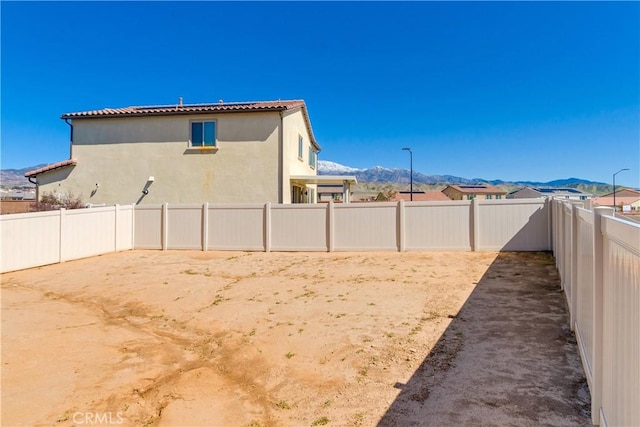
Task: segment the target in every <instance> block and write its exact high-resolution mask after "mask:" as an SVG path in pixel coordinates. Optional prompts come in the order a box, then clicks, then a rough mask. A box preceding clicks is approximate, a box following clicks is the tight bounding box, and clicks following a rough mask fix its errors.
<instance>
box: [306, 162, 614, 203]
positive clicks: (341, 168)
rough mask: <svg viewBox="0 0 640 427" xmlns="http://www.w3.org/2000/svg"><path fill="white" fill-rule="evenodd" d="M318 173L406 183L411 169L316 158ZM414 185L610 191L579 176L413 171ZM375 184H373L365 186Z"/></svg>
mask: <svg viewBox="0 0 640 427" xmlns="http://www.w3.org/2000/svg"><path fill="white" fill-rule="evenodd" d="M318 173H319V174H320V175H354V176H355V177H356V178H357V179H358V181H359V182H361V183H380V184H383V183H384V184H391V185H392V187H396V185H394V184H409V182H410V177H411V172H410V170H409V169H389V168H385V167H383V166H374V167H372V168H369V169H358V168H352V167H350V166H345V165H341V164H339V163H335V162H330V161H326V160H319V161H318ZM413 183H414V187H416V186H419V187H420V188H425V189H439V188H444V187H445V186H446V185H449V184H480V183H486V184H491V185H495V186H498V187H501V188H503V189H505V190H507V191H511V190H513V189H514V188H519V187H567V188H576V189H578V190H580V191H584V192H587V193H592V194H594V195H600V194H605V193H607V192H610V191H612V187H611V185H609V184H606V183H602V182H594V181H589V180H586V179H580V178H566V179H556V180H553V181H548V182H541V181H503V180H489V179H483V178H464V177H460V176H454V175H426V174H423V173H421V172H417V171H415V170H414V171H413ZM421 184H422V185H421ZM369 187H377V186H375V185H374V186H371V185H370V186H369ZM414 189H415V188H414Z"/></svg>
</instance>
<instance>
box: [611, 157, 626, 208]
mask: <svg viewBox="0 0 640 427" xmlns="http://www.w3.org/2000/svg"><path fill="white" fill-rule="evenodd" d="M628 170H629V169H627V168H624V169H620V170H619V171H618V172H616V173H614V174H613V214H614V215H615V214H616V175H618V174H619V173H620V172H624V171H628Z"/></svg>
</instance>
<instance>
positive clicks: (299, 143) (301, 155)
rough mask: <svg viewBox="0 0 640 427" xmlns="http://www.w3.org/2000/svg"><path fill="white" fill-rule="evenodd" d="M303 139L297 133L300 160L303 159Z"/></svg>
mask: <svg viewBox="0 0 640 427" xmlns="http://www.w3.org/2000/svg"><path fill="white" fill-rule="evenodd" d="M303 156H304V139H303V138H302V135H298V160H300V161H301V162H303V161H304V158H303Z"/></svg>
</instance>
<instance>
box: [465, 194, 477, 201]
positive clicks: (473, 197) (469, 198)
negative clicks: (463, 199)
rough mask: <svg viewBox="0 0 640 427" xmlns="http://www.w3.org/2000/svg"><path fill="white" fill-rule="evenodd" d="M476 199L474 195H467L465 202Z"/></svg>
mask: <svg viewBox="0 0 640 427" xmlns="http://www.w3.org/2000/svg"><path fill="white" fill-rule="evenodd" d="M475 198H476V195H475V194H467V200H473V199H475Z"/></svg>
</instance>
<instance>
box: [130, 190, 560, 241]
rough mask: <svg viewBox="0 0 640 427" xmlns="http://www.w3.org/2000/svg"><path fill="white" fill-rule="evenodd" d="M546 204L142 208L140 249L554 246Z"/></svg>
mask: <svg viewBox="0 0 640 427" xmlns="http://www.w3.org/2000/svg"><path fill="white" fill-rule="evenodd" d="M549 218H550V211H549V206H548V202H546V201H544V200H538V199H536V200H473V201H451V202H411V203H405V202H404V201H400V202H398V203H350V204H334V203H332V202H330V203H328V204H324V205H321V204H316V205H296V204H291V205H272V204H270V203H266V204H264V205H262V204H259V205H257V204H256V205H217V204H216V205H209V204H206V203H205V204H203V205H168V204H164V205H144V206H137V207H136V210H135V230H136V231H135V245H134V247H135V248H136V249H201V250H247V251H330V252H332V251H408V250H414V251H417V250H441V251H449V250H461V251H469V250H475V251H482V250H505V251H543V250H550V249H551V235H550V233H549V230H550V227H549V221H550V219H549Z"/></svg>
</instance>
